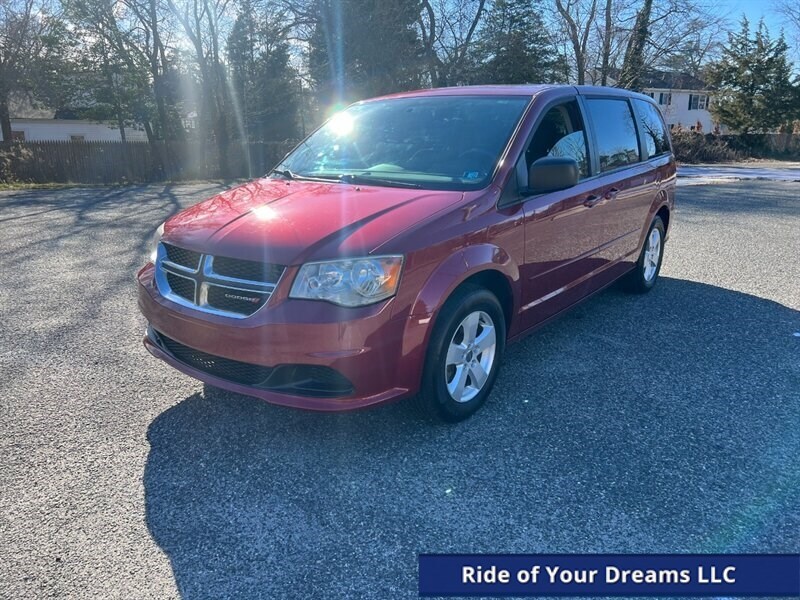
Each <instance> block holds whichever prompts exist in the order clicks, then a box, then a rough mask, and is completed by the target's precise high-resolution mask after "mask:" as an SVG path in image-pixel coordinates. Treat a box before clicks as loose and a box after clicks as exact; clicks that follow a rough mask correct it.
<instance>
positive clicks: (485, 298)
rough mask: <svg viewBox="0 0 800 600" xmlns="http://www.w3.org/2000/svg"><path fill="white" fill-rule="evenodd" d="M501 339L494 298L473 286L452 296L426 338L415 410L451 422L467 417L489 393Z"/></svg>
mask: <svg viewBox="0 0 800 600" xmlns="http://www.w3.org/2000/svg"><path fill="white" fill-rule="evenodd" d="M505 340H506V326H505V318H504V315H503V309H502V307H501V306H500V303H499V302H498V300H497V298H496V297H495V296H494V294H492V293H491V292H489V291H488V290H486V289H483V288H479V287H472V286H469V287H464V288H462V289H460V290H458V291H456V293H455V294H454V295H453V296H452V297H451V298H450V299H449V300H448V301H447V303H446V304H445V305H444V307H443V308H442V312H441V313H440V314H439V317H438V319H437V320H436V325H435V328H434V331H433V333H432V335H431V339H430V343H429V346H428V353H427V360H426V364H425V370H424V373H423V377H422V389H421V391H420V393H419V395H418V396H417V398H416V401H417V405H418V407H419V408H421V409H422V410H423V412H424V413H425V414H427V415H428V416H432V417H434V418H437V419H439V420H442V421H447V422H451V423H453V422H457V421H462V420H464V419H466V418H467V417H469V416H471V415H472V414H473V413H474V412H475V411H477V410H478V409H479V408H480V407H481V406H482V405H483V403H484V402H485V401H486V398H487V397H488V396H489V393H490V392H491V390H492V386H493V385H494V381H495V379H496V378H497V373H498V370H499V366H500V360H501V359H502V356H503V350H504V349H505Z"/></svg>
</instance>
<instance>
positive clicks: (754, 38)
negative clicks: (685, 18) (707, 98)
mask: <svg viewBox="0 0 800 600" xmlns="http://www.w3.org/2000/svg"><path fill="white" fill-rule="evenodd" d="M787 51H788V48H787V45H786V42H785V40H784V39H783V35H781V36H780V37H779V38H778V39H777V40H772V39H771V38H770V36H769V32H768V31H767V28H766V26H765V25H764V22H763V21H761V22H759V24H758V28H757V30H756V31H755V32H754V34H751V32H750V24H749V22H748V21H747V19H745V18H743V19H742V23H741V28H740V30H739V32H738V33H730V34H728V44H727V45H726V46H725V48H724V49H723V51H722V58H721V59H720V61H719V62H716V63H714V64H712V65H710V66H709V69H708V74H707V79H708V82H709V83H710V84H711V85H713V86H715V87H716V88H717V93H716V94H715V97H714V102H713V103H712V105H711V113H712V114H713V115H714V118H715V119H716V120H717V121H719V122H720V123H724V124H725V125H727V126H728V127H730V128H731V129H733V130H734V131H737V132H740V133H750V132H768V131H774V130H775V129H778V128H780V127H783V126H787V125H789V124H790V123H791V122H792V121H793V120H794V119H796V118H798V116H800V85H799V83H798V80H797V78H795V80H794V81H793V80H792V64H791V62H789V59H788V57H787Z"/></svg>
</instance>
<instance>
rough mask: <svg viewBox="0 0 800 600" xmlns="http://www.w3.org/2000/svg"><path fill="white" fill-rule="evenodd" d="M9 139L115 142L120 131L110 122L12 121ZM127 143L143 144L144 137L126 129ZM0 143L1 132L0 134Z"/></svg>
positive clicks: (143, 134) (144, 134)
mask: <svg viewBox="0 0 800 600" xmlns="http://www.w3.org/2000/svg"><path fill="white" fill-rule="evenodd" d="M11 139H14V140H20V141H25V142H49V141H73V142H118V141H120V140H121V139H122V136H120V133H119V129H118V128H117V127H116V126H115V125H112V124H110V123H99V122H97V121H84V120H81V119H14V118H12V119H11ZM125 139H126V140H127V141H129V142H146V141H147V134H146V133H145V132H144V131H139V130H138V129H131V128H129V127H126V128H125ZM0 141H2V133H0Z"/></svg>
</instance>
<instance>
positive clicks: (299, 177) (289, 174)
mask: <svg viewBox="0 0 800 600" xmlns="http://www.w3.org/2000/svg"><path fill="white" fill-rule="evenodd" d="M273 173H275V174H276V175H280V176H281V177H285V178H286V179H291V180H292V181H319V182H322V183H338V182H339V181H340V179H339V177H311V176H310V175H303V174H302V173H295V172H294V171H292V170H291V169H272V171H270V172H269V174H270V175H272V174H273Z"/></svg>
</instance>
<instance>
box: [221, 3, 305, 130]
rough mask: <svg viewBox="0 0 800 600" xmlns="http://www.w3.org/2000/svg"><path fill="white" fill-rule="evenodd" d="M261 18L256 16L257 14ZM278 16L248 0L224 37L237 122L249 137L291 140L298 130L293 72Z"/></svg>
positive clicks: (297, 83) (296, 97)
mask: <svg viewBox="0 0 800 600" xmlns="http://www.w3.org/2000/svg"><path fill="white" fill-rule="evenodd" d="M257 15H259V16H261V17H262V19H261V20H257V19H256V16H257ZM281 28H282V27H281V25H280V22H279V19H276V18H274V17H273V16H272V15H269V14H266V16H265V13H264V11H259V10H253V9H252V7H251V3H250V1H249V0H244V2H243V3H242V11H241V13H240V15H239V17H238V18H237V19H236V22H235V23H234V25H233V28H232V30H231V34H230V36H229V38H228V63H229V67H230V70H231V81H232V86H233V90H234V93H235V96H236V104H237V105H238V106H239V107H240V110H241V121H242V122H241V125H240V126H241V127H242V128H243V129H244V131H243V134H244V136H245V137H246V138H247V139H249V140H251V141H282V140H286V139H293V138H296V137H297V136H298V135H299V131H298V129H299V128H298V123H297V121H298V119H297V110H298V92H299V82H298V80H297V73H296V72H295V70H294V69H293V68H292V67H291V65H290V61H289V44H288V42H287V41H286V40H285V39H284V38H283V37H282V36H281V34H280V30H281Z"/></svg>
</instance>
